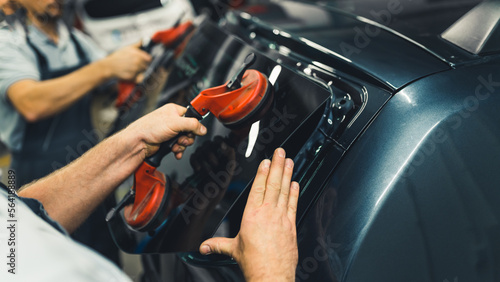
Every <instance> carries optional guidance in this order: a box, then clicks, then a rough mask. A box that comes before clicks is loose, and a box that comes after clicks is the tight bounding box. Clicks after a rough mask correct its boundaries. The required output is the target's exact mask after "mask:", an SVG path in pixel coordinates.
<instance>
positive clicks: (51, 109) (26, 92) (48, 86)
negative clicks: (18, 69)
mask: <svg viewBox="0 0 500 282" xmlns="http://www.w3.org/2000/svg"><path fill="white" fill-rule="evenodd" d="M110 78H112V76H111V75H110V73H109V71H108V69H107V67H106V64H105V62H104V61H102V60H101V61H97V62H94V63H92V64H89V65H87V66H85V67H82V68H81V69H79V70H76V71H74V72H72V73H70V74H68V75H65V76H62V77H59V78H54V79H49V80H46V81H29V80H27V81H21V82H18V83H15V84H13V85H12V86H11V87H10V88H9V90H8V95H9V98H10V100H11V101H12V102H13V104H14V106H15V107H16V108H17V109H18V110H19V112H20V113H21V114H22V115H23V116H24V117H25V118H26V119H27V120H28V121H37V120H39V119H42V118H46V117H49V116H53V115H55V114H57V113H59V112H61V111H63V110H64V109H66V108H68V107H69V106H71V105H72V104H73V103H75V102H76V101H78V100H79V99H81V98H82V97H83V96H84V95H85V94H87V93H88V92H90V91H91V90H92V89H94V88H96V87H97V86H99V85H101V84H103V83H104V82H106V81H107V80H109V79H110Z"/></svg>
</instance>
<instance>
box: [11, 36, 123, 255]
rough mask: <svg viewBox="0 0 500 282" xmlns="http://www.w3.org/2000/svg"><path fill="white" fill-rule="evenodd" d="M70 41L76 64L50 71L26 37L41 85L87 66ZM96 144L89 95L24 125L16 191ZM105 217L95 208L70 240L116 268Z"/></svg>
mask: <svg viewBox="0 0 500 282" xmlns="http://www.w3.org/2000/svg"><path fill="white" fill-rule="evenodd" d="M70 38H71V41H72V43H73V44H74V46H75V49H76V51H77V54H78V57H79V59H80V62H79V64H78V65H77V66H74V67H71V68H65V69H59V70H55V71H51V70H50V69H49V66H48V61H47V58H46V57H45V56H44V55H43V54H42V53H41V52H40V50H39V49H38V48H37V47H35V46H34V45H33V44H32V42H31V41H30V40H29V38H28V36H27V33H26V42H27V43H28V45H29V46H30V47H31V48H32V49H33V51H34V52H35V55H36V57H37V60H38V68H39V71H40V75H41V80H42V81H45V80H49V79H54V78H58V77H62V76H65V75H67V74H70V73H72V72H74V71H76V70H78V69H80V68H82V67H84V66H85V65H87V64H89V63H90V60H89V58H88V56H87V54H86V53H85V52H84V51H83V49H82V47H81V45H80V44H79V43H78V41H77V40H76V38H75V37H74V35H73V34H72V33H71V31H70ZM96 140H97V139H96V138H95V136H94V135H93V127H92V123H91V119H90V95H86V96H85V97H83V98H82V99H80V100H79V101H77V102H76V103H74V104H73V105H72V106H70V107H69V108H67V109H66V110H64V111H63V112H61V113H59V114H57V115H55V116H53V117H50V118H46V119H43V120H41V121H38V122H33V123H27V124H26V130H25V134H24V141H23V145H22V150H21V151H20V152H14V153H12V165H11V167H12V169H14V170H15V171H16V180H17V184H18V185H17V187H21V186H22V185H24V184H26V183H29V182H31V181H33V180H35V179H39V178H42V177H44V176H46V175H48V174H50V173H51V172H53V171H54V170H57V169H59V168H61V167H63V166H65V165H66V164H68V163H70V162H71V161H73V160H75V159H76V158H78V157H79V156H81V155H82V154H83V153H85V152H86V151H87V150H88V149H90V148H91V147H92V146H94V145H95V142H96ZM109 198H110V199H108V201H113V199H112V197H109ZM110 204H111V205H112V204H113V203H110ZM105 215H106V209H105V207H104V205H99V206H98V207H97V209H96V210H95V211H94V213H93V214H92V215H91V216H90V217H89V218H88V219H87V220H86V221H85V222H84V223H83V224H82V225H81V226H80V227H79V228H78V229H77V230H76V231H75V232H74V233H73V234H72V236H71V237H73V238H74V239H75V240H77V241H79V242H81V243H83V244H85V245H87V246H89V247H91V248H93V249H95V250H97V251H99V252H100V253H102V254H103V255H105V256H106V257H108V258H109V259H111V260H112V261H114V262H115V263H117V264H119V257H118V248H117V247H116V245H115V244H114V242H113V240H112V238H111V235H110V234H109V230H108V227H107V224H106V222H105Z"/></svg>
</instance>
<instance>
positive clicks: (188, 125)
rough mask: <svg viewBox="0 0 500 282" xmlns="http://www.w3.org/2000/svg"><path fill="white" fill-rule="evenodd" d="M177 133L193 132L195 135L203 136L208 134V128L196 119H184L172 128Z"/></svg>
mask: <svg viewBox="0 0 500 282" xmlns="http://www.w3.org/2000/svg"><path fill="white" fill-rule="evenodd" d="M170 128H171V129H172V130H173V131H175V132H192V133H193V134H194V135H197V136H203V135H205V134H207V128H206V127H205V126H204V125H203V124H201V122H200V121H198V120H197V119H195V118H185V117H182V118H181V119H179V120H178V122H176V123H173V124H172V125H171V127H170Z"/></svg>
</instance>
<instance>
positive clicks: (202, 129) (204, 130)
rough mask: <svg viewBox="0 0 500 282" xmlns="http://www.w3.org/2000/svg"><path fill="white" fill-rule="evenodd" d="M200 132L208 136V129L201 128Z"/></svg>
mask: <svg viewBox="0 0 500 282" xmlns="http://www.w3.org/2000/svg"><path fill="white" fill-rule="evenodd" d="M200 132H201V134H206V133H207V128H206V127H204V126H201V128H200Z"/></svg>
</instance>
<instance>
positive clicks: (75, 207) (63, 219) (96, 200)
mask: <svg viewBox="0 0 500 282" xmlns="http://www.w3.org/2000/svg"><path fill="white" fill-rule="evenodd" d="M144 157H145V143H144V142H143V141H142V140H141V138H140V137H136V136H135V135H134V134H133V132H129V131H127V129H125V130H124V131H122V132H120V133H118V134H116V135H114V136H112V137H110V138H108V139H106V140H105V141H103V142H101V143H100V144H99V145H97V146H96V147H94V148H93V149H91V150H89V151H88V152H87V153H86V154H84V155H83V156H82V157H81V158H79V159H77V160H76V161H74V162H73V163H71V164H70V165H68V166H66V167H65V168H63V169H61V170H59V171H56V172H54V173H53V174H51V175H49V176H47V177H45V178H43V179H41V180H39V181H37V182H34V183H33V184H31V185H29V186H28V187H26V188H25V189H22V190H21V192H20V193H19V195H20V196H22V197H29V198H35V199H37V200H39V201H40V202H41V203H42V204H43V205H44V207H45V209H46V210H47V212H48V214H49V215H50V216H51V217H52V218H53V219H54V220H56V221H57V222H59V223H60V224H61V225H62V226H63V227H64V228H65V229H66V230H68V232H70V233H71V232H73V231H74V230H75V229H76V228H77V227H78V226H80V224H81V223H83V221H85V219H86V218H87V217H88V216H89V215H90V214H91V213H92V211H93V210H94V209H95V208H96V207H97V206H98V205H99V204H100V203H101V202H102V201H103V200H104V199H105V198H106V197H107V196H108V195H109V194H111V193H112V192H113V191H114V189H115V188H116V187H117V186H118V185H119V184H120V183H122V182H123V181H124V180H125V179H126V178H127V177H128V176H129V175H131V174H132V173H133V172H134V171H135V169H136V168H137V167H138V166H139V165H140V163H141V162H142V161H143V160H144Z"/></svg>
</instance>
